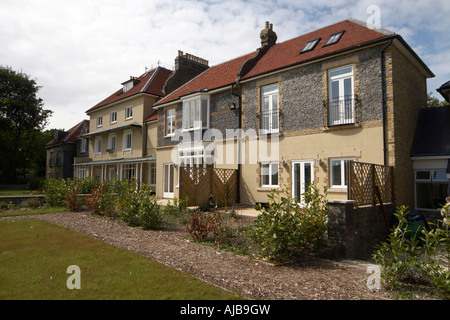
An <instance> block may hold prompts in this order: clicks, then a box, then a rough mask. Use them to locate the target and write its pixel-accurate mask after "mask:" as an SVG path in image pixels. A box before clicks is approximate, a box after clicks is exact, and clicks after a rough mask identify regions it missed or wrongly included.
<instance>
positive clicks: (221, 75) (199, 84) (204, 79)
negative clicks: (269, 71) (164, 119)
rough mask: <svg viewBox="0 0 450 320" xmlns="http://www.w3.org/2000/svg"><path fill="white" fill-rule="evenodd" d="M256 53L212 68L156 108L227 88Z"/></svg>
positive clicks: (168, 96)
mask: <svg viewBox="0 0 450 320" xmlns="http://www.w3.org/2000/svg"><path fill="white" fill-rule="evenodd" d="M253 55H254V53H250V54H247V55H245V56H242V57H239V58H236V59H233V60H230V61H227V62H224V63H221V64H218V65H216V66H212V67H210V68H209V69H207V70H206V71H204V72H203V73H201V74H200V75H198V76H197V77H195V78H194V79H192V80H191V81H189V82H187V83H186V84H185V85H183V86H181V87H179V88H178V89H176V90H174V91H173V92H172V93H170V94H169V95H167V96H166V97H164V98H162V99H161V100H159V101H158V102H157V103H155V106H157V105H160V104H163V103H167V102H171V101H174V100H178V99H179V97H181V96H183V95H187V94H189V93H192V92H197V91H200V90H205V89H206V90H212V89H217V88H221V87H224V86H227V85H229V84H231V83H233V82H235V81H236V76H237V73H238V71H239V69H240V67H241V66H242V64H243V63H244V62H245V61H247V60H248V59H250V58H252V57H253Z"/></svg>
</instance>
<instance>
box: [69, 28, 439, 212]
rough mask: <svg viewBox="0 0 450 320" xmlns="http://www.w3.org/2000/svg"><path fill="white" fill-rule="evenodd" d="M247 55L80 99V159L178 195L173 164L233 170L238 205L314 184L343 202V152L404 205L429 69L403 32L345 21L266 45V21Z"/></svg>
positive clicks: (271, 34) (84, 168) (85, 168)
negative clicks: (90, 102)
mask: <svg viewBox="0 0 450 320" xmlns="http://www.w3.org/2000/svg"><path fill="white" fill-rule="evenodd" d="M260 38H261V47H260V48H258V49H256V50H255V52H251V53H248V54H246V55H243V56H240V57H237V58H235V59H232V60H230V61H227V62H224V63H221V64H218V65H215V66H212V67H208V66H207V62H206V61H205V60H203V59H200V58H197V57H194V56H191V55H183V53H182V52H180V53H179V56H178V57H177V58H178V60H179V61H181V60H183V61H184V60H187V61H190V62H191V65H195V68H187V69H188V70H190V71H189V72H188V71H186V69H183V68H182V67H181V66H180V65H178V63H177V60H176V64H177V65H176V67H175V71H174V72H171V71H170V70H167V69H164V68H161V67H158V68H156V69H153V70H150V71H148V72H146V73H145V74H144V75H142V76H140V77H137V78H131V79H130V80H128V81H126V82H124V83H123V88H122V89H120V90H119V91H117V92H116V93H114V94H112V95H111V96H110V97H108V98H107V99H105V100H104V101H102V102H100V103H98V104H97V105H95V106H94V107H92V108H90V109H89V110H88V111H87V113H88V115H89V116H90V130H89V134H86V135H84V137H85V138H88V139H89V140H90V144H89V145H90V149H89V158H83V159H76V163H75V167H76V168H78V172H79V173H80V174H81V173H84V174H85V175H86V176H95V177H98V178H99V179H101V180H104V179H110V178H113V177H120V178H135V179H137V180H139V181H142V182H146V183H150V184H152V185H153V186H154V188H155V192H156V194H157V195H158V196H159V197H161V198H168V199H171V198H176V197H180V196H181V193H180V170H182V169H183V168H184V167H214V168H216V169H219V168H223V169H234V170H236V171H237V173H238V174H237V175H238V179H237V180H238V202H239V203H241V204H254V203H256V202H266V201H267V195H268V193H269V191H270V190H271V189H273V188H280V187H284V186H289V188H290V190H291V191H292V195H293V196H294V197H298V198H301V194H302V193H303V192H304V190H305V189H306V187H307V186H308V185H309V184H310V183H312V182H314V183H315V184H316V185H317V186H318V187H319V188H320V189H321V188H322V187H323V186H326V187H328V190H329V198H330V199H333V200H347V197H348V196H347V172H346V168H347V166H346V164H347V162H349V161H356V162H366V163H373V164H378V165H384V166H391V167H393V168H394V180H395V182H394V187H395V198H396V203H398V204H405V205H409V206H413V204H414V174H413V172H414V171H413V165H412V160H411V157H410V148H411V144H412V141H413V137H414V132H415V128H416V123H417V119H418V115H419V112H420V110H421V108H423V107H425V106H426V102H427V87H426V81H427V78H430V77H433V76H434V75H433V73H432V72H431V71H430V69H429V68H428V67H427V66H426V65H425V64H424V62H423V61H422V60H421V59H420V58H419V57H418V56H417V54H416V53H415V52H414V51H413V50H412V49H411V48H410V47H409V45H408V44H407V43H406V42H405V41H404V40H403V38H402V37H401V36H400V35H398V34H395V33H393V32H390V31H388V30H384V29H371V28H370V27H368V26H367V25H366V24H365V23H363V22H361V21H358V20H354V19H348V20H344V21H341V22H339V23H336V24H333V25H330V26H327V27H324V28H322V29H319V30H316V31H313V32H310V33H308V34H304V35H302V36H299V37H297V38H294V39H291V40H288V41H285V42H282V43H277V35H276V33H275V31H274V28H273V25H271V24H269V23H266V26H265V28H264V29H263V30H262V31H261V33H260Z"/></svg>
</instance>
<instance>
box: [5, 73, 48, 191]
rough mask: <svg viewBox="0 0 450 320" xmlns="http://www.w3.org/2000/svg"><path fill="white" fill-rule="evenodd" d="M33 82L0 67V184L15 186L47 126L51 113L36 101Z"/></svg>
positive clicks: (34, 155)
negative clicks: (38, 137)
mask: <svg viewBox="0 0 450 320" xmlns="http://www.w3.org/2000/svg"><path fill="white" fill-rule="evenodd" d="M39 89H40V87H39V86H37V84H36V81H35V80H33V79H30V77H29V76H28V75H26V74H25V73H22V72H16V71H14V70H12V69H11V68H10V67H3V66H0V146H1V148H0V181H1V182H6V183H16V182H18V181H17V179H18V178H19V177H20V176H22V177H24V176H25V174H26V173H27V170H28V169H29V168H30V167H31V159H32V158H35V157H36V154H35V153H36V148H33V147H32V146H33V145H34V143H35V141H36V139H37V135H38V134H39V133H40V132H42V130H43V128H44V127H45V125H46V124H47V119H48V117H49V116H50V115H51V114H52V111H51V110H44V108H43V101H42V99H40V98H37V96H36V95H37V92H38V91H39Z"/></svg>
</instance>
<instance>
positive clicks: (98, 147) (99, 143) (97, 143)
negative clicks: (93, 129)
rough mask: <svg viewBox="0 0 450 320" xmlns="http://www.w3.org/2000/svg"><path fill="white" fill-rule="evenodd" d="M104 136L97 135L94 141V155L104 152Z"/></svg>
mask: <svg viewBox="0 0 450 320" xmlns="http://www.w3.org/2000/svg"><path fill="white" fill-rule="evenodd" d="M102 140H103V139H102V137H96V138H95V143H94V155H97V154H98V155H101V154H102V147H103V146H102Z"/></svg>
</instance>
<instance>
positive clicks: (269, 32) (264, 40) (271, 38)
mask: <svg viewBox="0 0 450 320" xmlns="http://www.w3.org/2000/svg"><path fill="white" fill-rule="evenodd" d="M259 36H260V37H261V48H263V47H265V46H273V45H274V44H275V43H276V42H277V38H278V37H277V34H276V33H275V32H274V31H273V24H271V23H269V21H266V28H265V29H263V30H262V31H261V33H260V35H259Z"/></svg>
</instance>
